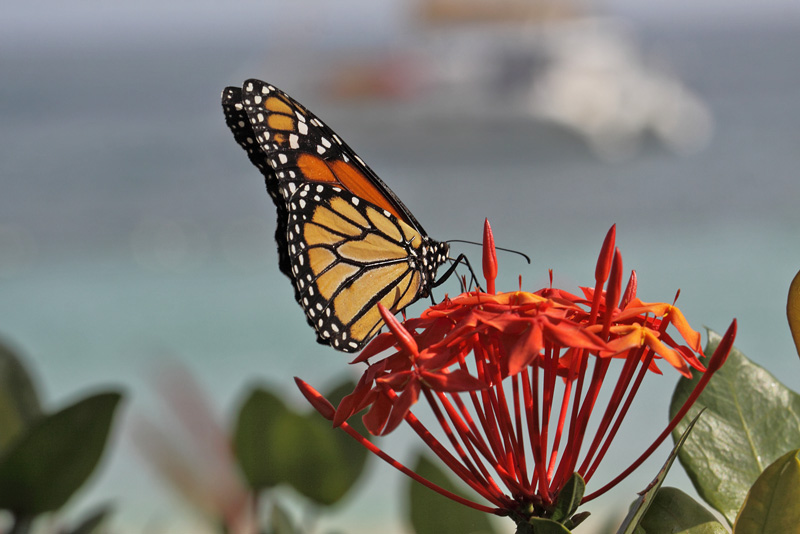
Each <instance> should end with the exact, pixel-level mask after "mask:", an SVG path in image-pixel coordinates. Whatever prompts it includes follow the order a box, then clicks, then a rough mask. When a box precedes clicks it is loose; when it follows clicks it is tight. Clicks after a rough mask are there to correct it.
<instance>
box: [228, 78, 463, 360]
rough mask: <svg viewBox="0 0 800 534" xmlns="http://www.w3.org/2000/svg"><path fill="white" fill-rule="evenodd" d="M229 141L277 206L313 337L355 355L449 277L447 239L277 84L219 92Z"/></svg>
mask: <svg viewBox="0 0 800 534" xmlns="http://www.w3.org/2000/svg"><path fill="white" fill-rule="evenodd" d="M222 109H223V111H224V113H225V121H226V123H227V125H228V127H229V128H230V129H231V132H233V137H234V139H235V140H236V142H238V143H239V144H240V145H241V146H242V147H243V148H244V149H245V150H246V151H247V154H248V157H249V158H250V161H251V162H252V163H253V164H254V165H255V166H256V167H258V168H259V170H260V171H261V173H262V174H263V175H264V177H265V180H266V185H267V191H268V192H269V194H270V196H271V197H272V200H273V201H274V202H275V206H276V207H277V210H278V228H277V230H276V232H275V240H276V241H277V243H278V256H279V267H280V270H281V271H282V272H283V273H284V274H286V276H288V277H289V278H290V279H291V280H292V283H293V285H294V291H295V299H296V300H297V302H298V303H299V304H300V306H302V308H303V310H304V311H305V313H306V318H307V320H308V323H309V324H310V325H311V326H312V327H314V329H315V330H316V333H317V341H318V342H319V343H322V344H324V345H330V346H332V347H333V348H335V349H338V350H341V351H344V352H356V351H358V350H360V349H361V348H363V347H364V345H366V343H367V342H368V341H369V340H370V339H371V338H372V337H374V336H375V335H376V334H377V333H378V331H379V330H380V329H381V327H382V326H383V320H382V319H381V316H380V313H379V312H378V307H377V305H378V303H382V304H383V305H384V306H385V307H386V308H388V309H389V310H391V311H392V312H393V313H397V312H398V311H400V310H402V309H404V308H405V307H406V306H408V305H410V304H411V303H413V302H415V301H416V300H417V299H420V298H423V297H427V296H428V295H429V294H430V290H431V288H432V287H434V286H436V285H438V284H439V283H440V282H442V281H444V279H445V278H447V276H449V275H450V274H451V273H452V271H453V269H454V268H455V266H456V264H457V263H458V262H459V261H460V260H461V259H462V258H461V257H459V259H457V260H456V261H455V263H454V264H453V266H452V267H451V268H450V269H449V270H448V272H447V273H446V274H445V275H444V276H442V278H441V279H440V280H439V281H437V280H436V271H437V269H438V268H439V267H440V266H441V265H442V264H443V263H445V262H446V261H447V260H448V259H449V258H448V253H449V246H448V244H447V243H440V242H438V241H434V240H433V239H431V238H430V237H428V235H427V234H426V233H425V230H424V229H423V228H422V225H420V224H419V222H417V219H416V218H415V217H414V215H412V213H411V212H410V211H409V210H408V208H406V206H405V205H404V204H403V203H402V202H401V201H400V199H399V198H397V196H396V195H395V194H394V193H393V192H392V190H391V189H389V187H388V186H387V185H386V184H384V183H383V181H381V179H380V178H378V176H377V175H376V174H375V173H374V172H373V171H372V169H370V168H369V167H368V166H367V164H366V163H364V161H363V160H362V159H361V158H360V157H358V155H357V154H356V153H355V152H353V150H352V149H351V148H350V147H349V146H348V145H347V144H346V143H345V142H344V141H342V140H341V138H339V136H338V135H336V133H335V132H333V130H331V129H330V128H328V127H327V126H326V125H325V124H324V123H323V122H322V121H320V120H319V119H318V118H317V117H316V116H315V115H314V114H313V113H311V112H310V111H308V110H307V109H306V108H305V107H303V106H302V105H301V104H300V103H299V102H297V101H295V100H294V99H293V98H292V97H290V96H289V95H287V94H286V93H284V92H283V91H281V90H280V89H278V88H276V87H274V86H272V85H269V84H267V83H264V82H262V81H259V80H253V79H251V80H247V81H245V82H244V85H243V86H242V88H241V89H239V88H238V87H227V88H225V90H224V91H223V92H222Z"/></svg>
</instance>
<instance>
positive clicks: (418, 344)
mask: <svg viewBox="0 0 800 534" xmlns="http://www.w3.org/2000/svg"><path fill="white" fill-rule="evenodd" d="M614 239H615V228H614V227H612V228H611V230H610V231H609V232H608V235H607V236H606V239H605V242H604V244H603V247H602V250H601V254H600V258H599V260H598V262H597V267H596V270H595V285H594V287H586V288H581V291H580V294H578V295H575V294H572V293H568V292H566V291H563V290H560V289H556V288H553V287H548V288H544V289H541V290H539V291H536V292H533V293H530V292H525V291H521V290H520V291H514V292H508V293H497V292H496V291H495V288H494V285H495V284H494V281H495V278H496V275H497V261H496V256H495V250H494V244H493V238H492V234H491V229H490V228H489V226H488V223H487V224H486V226H485V230H484V258H483V259H484V261H483V272H484V276H485V277H486V285H487V290H486V291H485V292H483V291H479V290H475V291H471V292H467V293H464V294H462V295H459V296H457V297H455V298H452V299H450V298H445V300H444V301H443V302H441V303H440V304H437V305H434V306H432V307H430V308H428V309H427V310H425V312H424V313H423V314H422V315H421V316H420V317H419V318H413V319H409V320H407V321H405V322H404V323H403V324H401V323H399V322H398V321H397V319H396V318H395V317H394V316H393V315H392V314H391V313H390V312H388V311H387V310H385V309H382V310H381V313H382V315H383V318H384V320H385V321H386V324H387V325H388V327H389V331H388V332H386V333H383V334H381V335H379V336H377V337H376V338H375V339H374V340H373V341H372V342H371V343H370V344H369V345H368V346H367V347H366V348H365V350H364V351H363V352H362V353H361V354H360V355H359V356H358V358H356V360H354V363H367V366H366V370H365V371H364V373H363V375H362V376H361V380H360V381H359V383H358V385H357V386H356V388H355V390H354V391H353V392H352V394H350V395H349V396H347V397H345V398H344V399H343V400H342V402H341V403H340V404H339V406H338V407H337V408H336V409H334V408H333V406H331V405H330V404H329V403H327V401H326V400H325V399H323V398H322V397H321V396H320V395H319V394H318V393H317V392H316V391H315V390H314V389H313V388H311V386H309V385H308V384H306V383H305V382H302V381H301V380H299V379H298V380H297V382H298V385H299V386H300V388H301V390H302V391H303V393H304V394H305V395H306V397H307V398H308V399H309V400H310V401H311V403H312V404H313V405H314V406H315V408H316V409H317V410H318V411H320V413H322V414H323V415H325V416H326V417H328V418H329V419H331V420H332V421H333V422H334V426H339V427H341V428H343V429H345V430H346V431H348V432H350V433H351V434H352V435H353V436H354V437H356V439H360V440H361V441H362V443H364V445H365V446H367V447H369V448H370V449H371V450H373V452H375V453H376V454H378V455H379V456H381V457H383V458H384V459H385V460H387V461H388V462H390V463H391V464H392V465H394V466H395V467H397V468H398V469H400V470H402V471H404V472H405V473H407V474H409V475H410V476H412V477H414V478H415V479H417V480H419V481H420V482H422V483H424V484H426V485H428V486H429V487H433V488H434V489H436V490H437V491H439V492H440V493H443V494H446V495H448V496H449V497H451V498H454V499H456V500H459V501H460V502H463V503H465V504H467V505H469V506H472V507H473V508H476V509H480V510H484V511H487V512H492V513H495V514H498V515H512V516H513V517H515V518H520V519H521V520H526V519H528V518H530V517H534V516H538V517H548V516H549V514H550V513H551V511H552V509H553V506H554V504H555V502H556V500H557V498H558V495H559V493H560V491H561V490H562V489H563V488H564V486H565V484H566V483H567V481H568V480H569V479H570V478H571V477H572V476H573V473H579V474H580V475H581V476H582V477H583V479H584V480H586V481H587V482H588V481H589V480H590V479H591V478H592V476H593V474H594V473H595V471H596V469H597V467H598V464H599V463H600V461H601V460H602V459H603V457H604V456H605V454H606V452H607V450H608V448H609V446H610V444H611V442H612V441H613V439H614V437H615V436H616V434H617V431H618V429H619V427H620V424H621V423H622V421H623V419H624V417H625V415H626V413H627V412H628V409H629V407H630V405H631V401H632V400H633V398H634V396H635V395H636V393H637V392H638V390H639V388H640V385H641V383H642V380H643V379H644V377H645V375H646V374H647V372H648V371H652V372H656V373H660V372H661V371H660V369H659V367H658V364H659V363H661V362H665V363H667V364H669V365H671V366H672V367H674V368H675V369H677V370H678V372H680V373H681V374H682V375H684V376H687V377H688V376H691V372H690V369H695V370H697V371H700V372H705V374H704V377H703V380H702V381H701V382H700V384H699V385H698V388H697V389H696V390H695V392H694V394H693V395H692V396H691V397H690V398H689V400H688V401H687V403H686V405H685V406H684V409H683V410H681V413H679V414H678V416H676V418H675V419H674V420H673V421H672V422H671V423H670V425H668V427H667V428H666V429H665V430H664V432H662V434H661V435H660V436H659V437H658V438H657V439H656V440H655V442H654V443H653V444H652V445H651V446H650V447H649V448H648V449H647V450H646V451H645V453H644V454H643V455H642V456H641V457H640V458H639V459H637V460H636V461H634V462H633V463H632V464H631V465H630V466H629V467H628V468H627V469H625V470H624V471H622V473H620V475H619V476H618V477H616V478H615V479H614V480H612V481H611V482H609V483H608V484H606V485H605V486H603V487H601V488H599V489H597V490H595V491H594V492H593V493H591V494H589V495H587V496H586V497H585V498H584V499H583V501H584V502H585V501H587V500H590V499H592V498H594V497H596V496H597V495H599V494H601V493H603V492H605V491H607V490H608V489H609V488H610V487H612V486H614V485H615V484H617V483H618V482H619V481H620V480H622V479H623V478H624V477H625V476H627V475H628V474H629V473H630V472H631V471H633V469H635V468H636V467H637V466H638V465H639V464H640V463H641V462H642V461H644V460H645V459H646V458H647V457H648V456H649V455H650V454H651V453H652V452H653V450H655V448H656V447H657V446H658V445H659V444H660V443H661V442H662V441H663V440H664V438H666V436H668V435H669V432H670V431H671V430H672V429H673V428H674V425H675V424H677V422H678V421H679V420H680V419H681V418H682V417H683V415H684V414H685V412H686V410H688V408H689V406H691V404H692V403H693V402H694V399H695V398H696V397H697V395H699V393H700V391H701V390H702V387H704V386H705V383H707V381H708V378H710V377H711V375H712V374H713V372H714V371H715V370H716V369H717V368H719V366H720V365H722V363H723V362H724V360H725V358H726V357H727V355H728V352H729V351H730V348H731V346H732V343H733V338H734V336H735V329H736V323H735V321H734V322H733V324H732V325H731V327H730V328H729V330H728V332H727V333H726V335H725V336H724V338H723V340H722V342H721V343H720V345H719V348H718V349H717V351H716V352H715V354H714V356H713V357H712V358H711V359H710V360H709V361H708V362H707V365H708V369H706V368H705V367H704V365H703V363H701V361H700V359H699V357H700V356H701V355H702V349H701V345H700V334H699V333H697V332H696V331H694V330H693V329H692V328H691V327H690V326H689V324H688V322H687V321H686V319H685V318H684V316H683V314H682V313H681V311H680V310H679V309H678V308H677V307H676V306H675V305H674V304H665V303H647V302H643V301H641V300H639V299H638V298H637V296H636V274H635V272H633V273H631V275H630V277H629V278H628V281H627V285H626V287H625V288H624V290H623V289H622V259H621V256H620V253H619V251H618V250H617V249H616V248H615V246H614ZM551 286H552V284H551ZM670 326H671V327H672V328H669V327H670ZM668 329H669V331H668ZM673 331H674V332H676V333H670V332H673ZM386 351H390V352H389V353H388V355H385V356H383V353H385V352H386ZM378 355H382V357H380V358H376V357H377V356H378ZM615 361H618V362H620V363H619V364H618V365H615V366H614V367H612V363H613V362H615ZM617 368H618V371H617ZM611 369H615V371H614V372H613V373H610V372H609V371H610V370H611ZM613 377H615V378H613ZM614 380H615V382H613V381H614ZM609 382H612V386H611V388H612V389H611V392H610V398H609V400H608V402H607V404H606V406H605V408H604V409H603V410H602V412H601V413H600V415H599V421H598V420H597V418H594V419H592V415H593V413H595V411H596V410H595V408H596V404H597V400H598V397H599V394H600V391H601V387H602V386H603V385H604V384H607V383H609ZM420 397H422V398H424V400H425V402H426V403H427V404H428V406H429V407H430V409H431V411H432V413H433V414H434V417H435V420H436V421H435V422H436V423H437V426H438V427H439V430H437V432H438V434H439V436H440V438H437V437H436V434H435V433H434V432H433V431H432V430H430V429H429V428H428V426H426V425H425V424H424V423H423V422H422V421H421V420H420V419H418V418H417V417H416V416H415V415H414V412H413V409H414V406H415V405H416V404H417V402H418V401H419V400H420ZM364 410H366V413H365V414H364V415H363V421H364V423H365V425H366V427H367V429H368V430H369V432H370V433H372V434H374V435H385V434H388V433H389V432H391V431H392V430H394V429H395V428H396V427H397V426H398V425H400V424H401V423H402V422H404V421H405V422H406V423H407V424H408V425H409V426H410V427H411V428H412V429H413V430H414V431H415V432H416V433H417V434H418V435H419V437H420V438H421V439H422V440H423V441H424V443H425V444H426V445H427V446H428V447H429V448H430V449H431V450H432V451H433V452H434V453H435V454H436V455H437V456H438V457H439V458H440V459H441V461H442V462H443V463H444V464H445V465H446V466H447V467H448V468H449V469H450V470H451V471H452V472H453V473H454V474H456V475H457V476H458V477H459V478H460V479H461V480H463V481H464V482H465V483H466V484H467V485H468V486H470V487H471V488H472V489H473V490H474V491H475V492H476V493H478V494H479V495H480V496H481V497H483V499H485V500H486V501H487V502H488V503H491V506H485V505H483V504H480V503H477V502H472V501H468V500H466V499H463V498H461V497H458V496H454V495H452V494H449V493H448V492H446V491H445V490H443V489H441V488H438V487H436V486H435V485H434V484H432V483H430V482H428V481H427V480H424V479H421V477H419V476H418V475H416V474H415V473H413V472H411V471H410V470H409V469H407V468H406V467H405V466H403V465H401V464H399V463H398V462H397V461H395V460H394V459H392V458H391V457H389V456H388V455H386V454H385V453H384V452H383V451H381V450H380V449H378V448H377V447H375V446H374V445H372V444H371V443H370V442H369V441H367V440H366V439H364V438H363V437H361V436H359V435H358V434H357V433H355V431H354V430H353V429H352V428H351V427H349V425H348V424H347V420H348V419H349V418H350V417H353V416H354V415H356V414H358V413H360V412H362V411H364ZM590 419H592V420H593V421H594V423H593V425H594V426H593V427H592V428H596V430H594V431H593V433H592V434H593V435H589V432H588V429H589V427H590V424H589V423H590Z"/></svg>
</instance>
